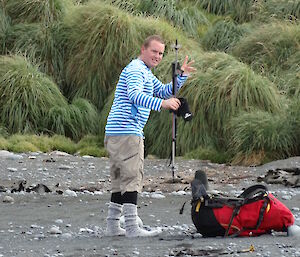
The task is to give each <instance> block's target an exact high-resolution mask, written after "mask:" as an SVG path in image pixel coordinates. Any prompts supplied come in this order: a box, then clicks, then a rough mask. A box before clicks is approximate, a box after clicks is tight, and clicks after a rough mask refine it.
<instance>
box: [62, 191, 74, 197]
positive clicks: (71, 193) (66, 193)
mask: <svg viewBox="0 0 300 257" xmlns="http://www.w3.org/2000/svg"><path fill="white" fill-rule="evenodd" d="M64 194H65V195H67V196H74V197H77V194H76V192H74V191H72V190H70V189H67V190H66V191H65V193H64Z"/></svg>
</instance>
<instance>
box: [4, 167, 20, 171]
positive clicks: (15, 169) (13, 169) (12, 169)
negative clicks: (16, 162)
mask: <svg viewBox="0 0 300 257" xmlns="http://www.w3.org/2000/svg"><path fill="white" fill-rule="evenodd" d="M7 170H8V171H10V172H16V171H18V169H17V168H11V167H8V168H7Z"/></svg>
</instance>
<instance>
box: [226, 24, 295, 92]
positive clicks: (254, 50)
mask: <svg viewBox="0 0 300 257" xmlns="http://www.w3.org/2000/svg"><path fill="white" fill-rule="evenodd" d="M299 42H300V26H299V25H297V26H296V25H291V24H287V23H272V24H268V25H264V26H262V27H260V28H259V29H258V30H256V31H253V33H251V34H249V35H248V36H246V37H245V38H243V39H241V40H240V42H239V44H237V45H236V46H235V47H234V48H233V50H232V53H233V55H235V56H237V57H238V58H240V59H241V60H242V61H243V62H245V63H248V64H249V65H250V66H251V67H252V68H253V69H254V70H255V71H257V72H260V73H261V74H262V75H264V76H267V77H268V78H269V79H270V80H272V81H273V82H274V83H276V84H277V85H278V87H279V88H280V89H281V90H285V91H287V92H288V93H289V94H290V95H295V94H296V95H297V94H298V93H297V92H298V88H299V71H300V68H299V63H300V55H299V52H300V44H299Z"/></svg>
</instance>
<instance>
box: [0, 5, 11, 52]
mask: <svg viewBox="0 0 300 257" xmlns="http://www.w3.org/2000/svg"><path fill="white" fill-rule="evenodd" d="M10 28H11V20H10V18H9V17H8V16H7V15H6V13H5V11H4V10H3V9H2V8H0V54H7V46H6V44H7V43H6V41H7V38H8V34H9V31H10Z"/></svg>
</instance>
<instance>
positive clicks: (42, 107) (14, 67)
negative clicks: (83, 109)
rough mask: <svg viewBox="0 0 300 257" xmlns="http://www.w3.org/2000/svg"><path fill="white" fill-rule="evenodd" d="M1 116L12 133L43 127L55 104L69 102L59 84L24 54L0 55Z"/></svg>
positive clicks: (60, 104)
mask: <svg viewBox="0 0 300 257" xmlns="http://www.w3.org/2000/svg"><path fill="white" fill-rule="evenodd" d="M0 92H1V95H2V96H1V99H0V108H1V114H0V119H1V121H0V122H1V123H3V124H4V125H5V126H6V127H7V129H8V131H9V132H10V133H16V132H33V131H39V130H40V129H41V126H43V118H44V117H45V115H46V113H48V111H49V109H50V108H51V107H52V106H67V103H66V101H65V99H64V97H63V95H62V94H61V93H60V91H59V89H58V87H57V86H56V85H55V84H54V83H53V82H52V81H51V80H50V79H49V78H48V77H47V76H46V75H44V74H42V73H41V72H39V71H38V69H37V68H36V67H34V66H33V65H31V64H30V63H29V62H27V61H26V59H24V58H23V57H21V56H1V57H0Z"/></svg>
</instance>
